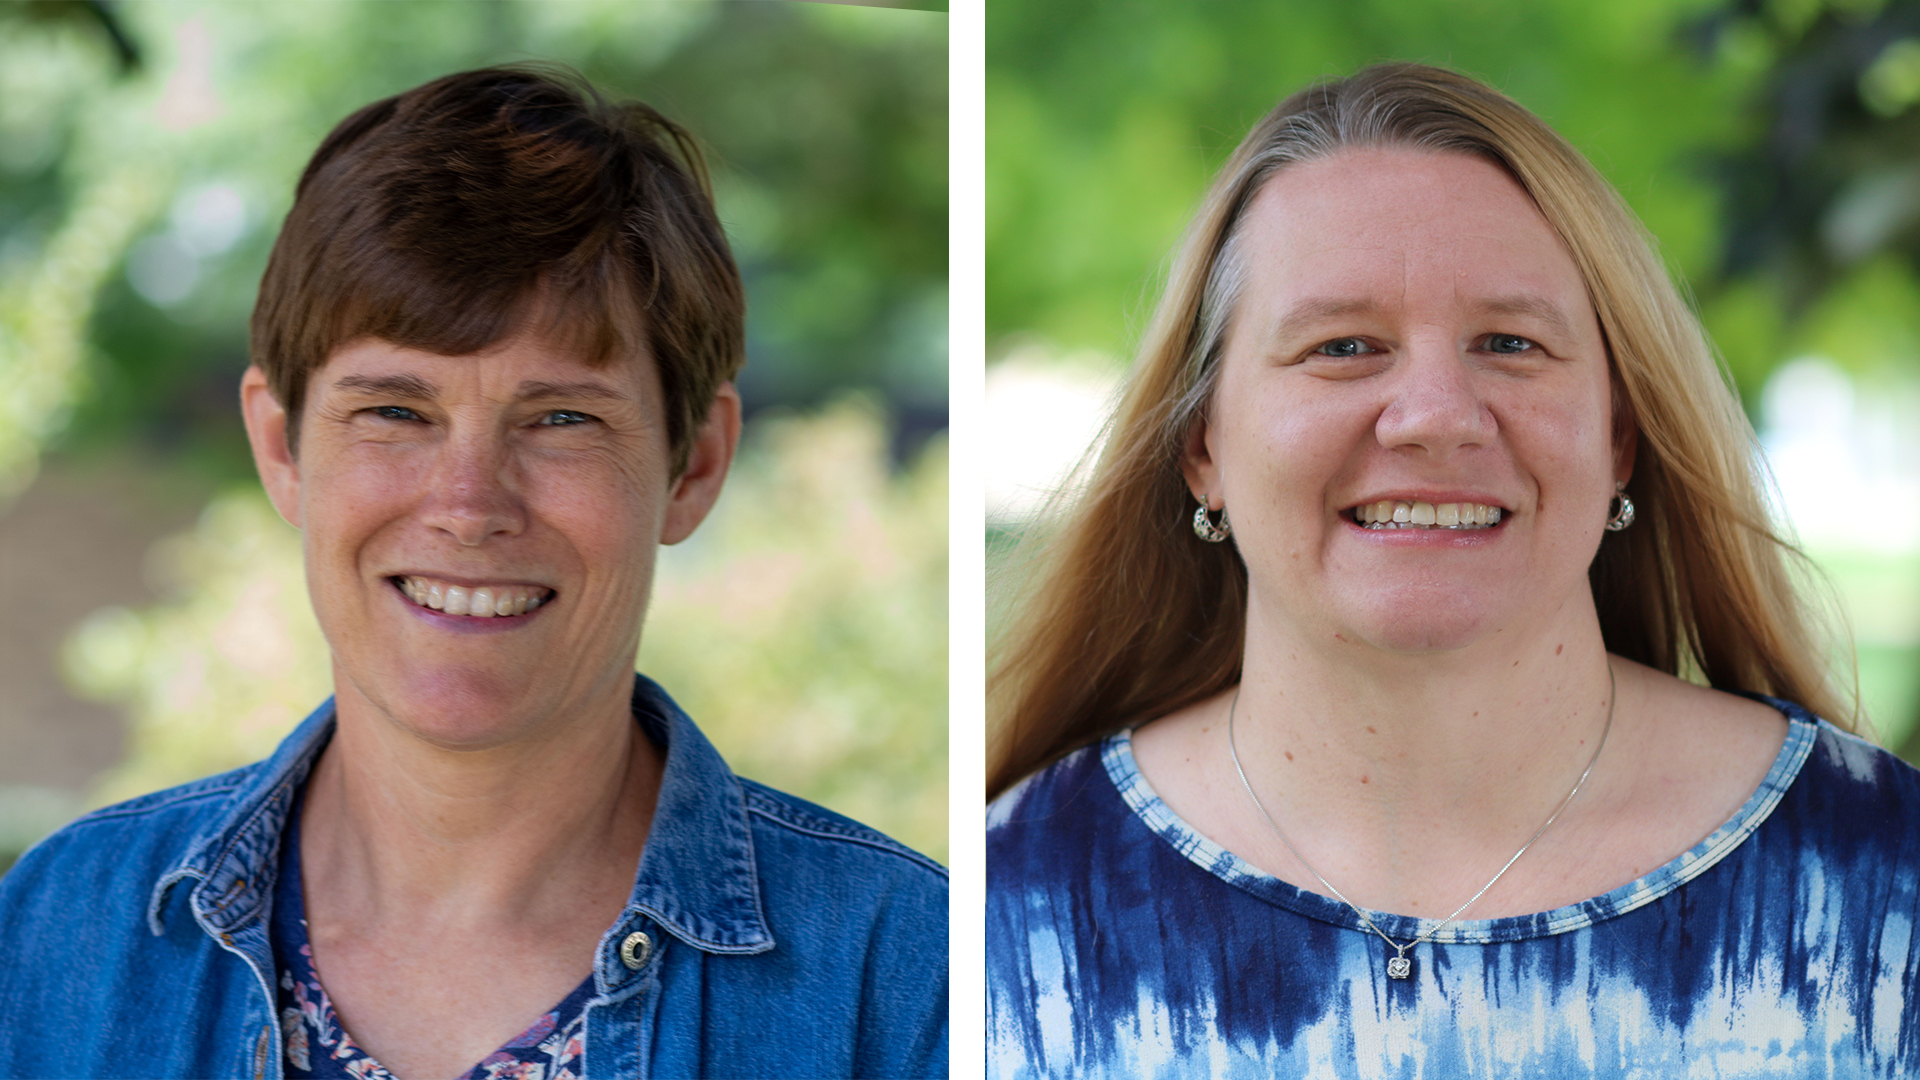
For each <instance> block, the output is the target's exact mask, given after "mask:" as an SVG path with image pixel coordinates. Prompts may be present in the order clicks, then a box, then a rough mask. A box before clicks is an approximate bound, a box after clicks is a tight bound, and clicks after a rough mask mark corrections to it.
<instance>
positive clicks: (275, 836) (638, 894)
mask: <svg viewBox="0 0 1920 1080" xmlns="http://www.w3.org/2000/svg"><path fill="white" fill-rule="evenodd" d="M633 715H634V719H635V721H636V722H638V723H639V725H640V727H641V730H642V731H644V732H645V733H646V735H647V737H648V738H650V739H652V740H653V742H654V744H655V745H661V744H664V745H665V747H666V751H667V761H666V768H665V770H664V772H663V774H662V776H661V780H660V795H659V799H658V801H657V803H656V804H655V807H654V813H653V824H652V826H651V828H650V830H649V831H648V834H647V845H646V849H645V851H644V852H643V853H642V855H641V858H640V866H639V870H638V872H637V873H636V874H635V875H634V882H633V892H632V894H631V895H630V896H629V898H628V900H627V907H626V910H625V912H623V913H622V915H621V918H620V921H619V923H618V924H616V925H615V927H614V928H613V930H612V931H609V934H608V937H609V938H610V939H615V940H617V937H616V935H624V934H625V933H626V932H627V930H626V928H627V927H628V925H629V924H632V923H635V922H636V920H637V919H640V918H645V919H651V920H652V921H653V922H655V923H657V924H659V925H660V926H661V927H662V928H663V929H665V930H666V931H668V932H669V933H671V934H673V936H675V937H677V938H679V939H680V940H682V941H684V942H686V943H687V944H689V945H692V946H693V947H695V948H697V949H702V950H704V951H707V952H714V953H734V954H738V953H759V952H765V951H767V950H769V949H771V948H773V934H772V932H771V931H770V930H769V929H768V927H767V921H766V915H765V913H764V911H763V910H762V908H761V904H760V883H759V874H758V870H757V868H756V865H755V861H754V850H753V837H752V832H751V830H750V828H749V825H748V821H747V808H746V798H745V794H744V793H743V791H742V790H741V787H740V781H739V778H738V777H736V776H734V775H733V770H731V769H729V768H728V767H727V763H726V762H725V761H724V760H722V759H721V757H720V753H719V751H717V750H715V749H714V748H713V744H712V743H710V742H708V741H707V738H706V736H705V735H702V734H701V733H700V729H699V728H697V727H695V726H694V723H693V721H692V720H691V719H690V718H688V716H687V714H686V713H685V712H682V711H681V709H680V707H679V706H678V705H676V704H674V702H673V699H672V698H670V697H668V696H667V692H666V691H665V690H662V689H661V688H660V687H659V686H658V685H657V684H655V683H654V682H653V681H652V680H651V679H648V678H647V677H646V676H644V675H635V676H634V687H633ZM333 725H334V713H333V699H332V698H328V699H327V700H326V701H325V702H323V703H322V704H321V705H320V707H319V708H317V709H315V710H314V711H313V712H312V713H311V714H309V715H308V716H307V718H306V719H305V720H303V721H301V723H300V725H299V726H298V727H296V728H294V730H293V732H292V733H291V734H289V735H288V736H287V737H286V739H285V740H283V741H282V742H281V743H280V746H279V748H278V749H277V750H275V751H274V753H273V756H272V757H269V758H268V759H266V760H265V761H263V762H260V763H259V764H257V765H251V766H248V767H247V768H245V769H242V770H239V771H238V772H237V773H236V774H234V780H233V790H232V794H231V795H230V796H229V797H228V802H227V810H226V812H225V813H224V814H223V815H222V816H221V817H220V819H219V820H218V821H216V822H214V823H213V825H212V826H211V827H209V828H208V829H207V830H205V831H204V832H202V833H200V834H199V835H198V836H197V837H196V838H195V839H194V840H193V842H192V843H191V844H190V845H189V847H188V849H187V853H186V855H185V856H184V857H183V858H182V859H181V861H180V863H179V865H178V866H176V867H175V868H174V869H173V870H172V871H171V872H169V873H168V874H166V875H165V876H163V877H162V878H161V879H160V880H159V881H158V882H156V883H155V884H154V888H153V893H152V895H151V898H150V900H149V902H148V906H147V921H148V925H149V927H150V928H151V929H152V930H153V932H154V933H155V934H156V935H158V934H161V933H164V930H163V928H162V926H161V920H162V917H163V915H164V912H165V909H166V904H167V899H168V896H169V894H170V892H171V890H172V888H173V886H175V885H177V884H179V883H180V882H182V881H184V880H186V879H188V878H192V879H195V880H196V881H197V882H198V883H197V884H196V885H195V886H194V887H193V891H192V894H191V904H192V908H193V912H194V917H195V918H196V919H197V920H199V921H200V922H201V924H202V925H203V926H205V927H206V928H207V930H208V931H209V932H210V933H213V934H216V935H219V934H225V933H229V932H231V931H233V930H234V929H237V928H238V927H240V926H241V925H243V924H245V923H247V922H249V921H251V920H254V919H259V918H264V917H265V916H266V914H267V911H266V903H267V900H268V898H269V897H270V896H271V893H272V890H271V888H270V886H271V884H272V875H273V872H274V868H275V867H276V866H277V864H278V859H279V852H280V837H281V835H282V834H283V833H284V832H285V830H286V823H287V816H288V813H289V811H290V810H291V809H292V806H293V799H294V796H295V794H296V793H297V792H298V791H299V790H300V785H301V783H303V782H304V781H305V780H306V778H307V774H308V773H309V772H311V771H312V769H313V763H314V761H315V760H317V759H318V758H319V756H320V751H321V750H322V749H324V748H325V747H326V745H327V741H328V740H329V739H331V738H332V737H333ZM602 951H605V950H602Z"/></svg>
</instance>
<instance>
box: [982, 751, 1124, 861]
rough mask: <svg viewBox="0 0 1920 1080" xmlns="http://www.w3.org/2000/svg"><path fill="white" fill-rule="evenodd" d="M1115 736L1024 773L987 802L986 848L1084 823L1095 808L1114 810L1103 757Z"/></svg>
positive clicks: (1114, 801) (1095, 811) (1010, 843)
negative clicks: (1024, 775)
mask: <svg viewBox="0 0 1920 1080" xmlns="http://www.w3.org/2000/svg"><path fill="white" fill-rule="evenodd" d="M1114 746H1115V737H1109V738H1107V739H1104V740H1102V741H1100V742H1097V743H1094V744H1093V745H1091V746H1083V747H1081V748H1080V749H1078V750H1075V751H1073V752H1071V753H1069V754H1067V755H1066V756H1065V757H1063V758H1061V759H1059V760H1058V761H1055V762H1054V763H1053V764H1051V765H1048V766H1047V767H1045V768H1043V769H1041V770H1040V771H1039V772H1036V773H1033V774H1031V775H1029V776H1027V777H1024V778H1023V779H1021V780H1020V782H1018V783H1016V784H1014V785H1013V786H1012V787H1010V788H1008V789H1007V790H1006V791H1004V792H1002V793H1001V794H1000V797H999V798H997V799H995V800H993V801H992V802H991V803H988V804H987V847H988V851H989V853H991V852H992V851H993V850H994V849H995V847H996V846H1000V847H1007V846H1009V845H1013V846H1018V845H1019V844H1022V843H1025V842H1027V841H1029V840H1032V839H1034V838H1036V837H1041V836H1048V835H1056V834H1057V833H1058V832H1059V831H1060V830H1063V829H1076V828H1080V827H1083V826H1084V825H1085V824H1086V823H1087V821H1088V819H1089V817H1090V816H1091V815H1092V814H1094V813H1097V808H1105V809H1107V810H1109V811H1111V810H1114V809H1116V808H1118V805H1119V804H1118V803H1117V800H1116V799H1115V798H1114V795H1115V794H1116V792H1115V790H1114V787H1113V782H1112V780H1111V779H1110V778H1109V776H1108V774H1107V768H1106V763H1105V757H1106V756H1107V755H1108V754H1109V753H1111V752H1113V748H1114Z"/></svg>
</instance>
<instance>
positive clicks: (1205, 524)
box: [1193, 495, 1233, 544]
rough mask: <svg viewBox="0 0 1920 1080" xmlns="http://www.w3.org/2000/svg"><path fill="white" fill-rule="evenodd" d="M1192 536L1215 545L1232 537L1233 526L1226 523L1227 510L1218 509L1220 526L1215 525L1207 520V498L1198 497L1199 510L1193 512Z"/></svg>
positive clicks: (1224, 508) (1203, 496)
mask: <svg viewBox="0 0 1920 1080" xmlns="http://www.w3.org/2000/svg"><path fill="white" fill-rule="evenodd" d="M1193 534H1194V535H1195V536H1198V537H1199V538H1200V539H1202V540H1205V541H1206V542H1207V543H1209V544H1217V543H1219V542H1220V541H1222V540H1225V539H1226V538H1227V537H1229V536H1232V535H1233V526H1232V525H1231V524H1229V523H1228V521H1227V508H1226V507H1224V506H1223V507H1221V508H1220V524H1218V525H1215V524H1214V523H1213V522H1212V521H1209V520H1208V519H1207V497H1206V496H1205V495H1201V496H1200V508H1199V509H1198V510H1195V511H1194V512H1193Z"/></svg>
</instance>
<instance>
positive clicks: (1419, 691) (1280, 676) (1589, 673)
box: [1221, 593, 1614, 918]
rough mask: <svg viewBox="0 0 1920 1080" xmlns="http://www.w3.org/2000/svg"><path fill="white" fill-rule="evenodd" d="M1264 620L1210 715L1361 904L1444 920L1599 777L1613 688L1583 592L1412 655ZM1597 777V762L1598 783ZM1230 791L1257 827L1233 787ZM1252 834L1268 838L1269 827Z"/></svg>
mask: <svg viewBox="0 0 1920 1080" xmlns="http://www.w3.org/2000/svg"><path fill="white" fill-rule="evenodd" d="M1269 616H1270V613H1267V612H1263V611H1262V610H1261V609H1260V608H1259V607H1258V605H1254V606H1253V607H1252V608H1251V609H1250V612H1249V619H1248V631H1247V650H1246V658H1245V667H1244V669H1243V675H1242V681H1241V685H1240V688H1239V690H1238V691H1237V700H1230V701H1223V702H1222V703H1221V708H1222V710H1223V712H1224V711H1226V710H1228V709H1230V710H1231V714H1232V718H1233V726H1234V728H1235V729H1236V732H1235V734H1236V741H1237V743H1238V754H1239V758H1240V761H1241V762H1242V765H1243V767H1244V769H1245V771H1246V775H1247V777H1248V779H1249V781H1250V782H1251V784H1252V786H1253V788H1254V790H1255V791H1256V792H1258V793H1259V796H1260V799H1261V801H1262V802H1263V803H1264V804H1265V806H1266V809H1267V810H1268V812H1269V813H1271V815H1272V816H1273V818H1274V819H1275V821H1276V822H1277V823H1278V824H1279V826H1280V828H1281V829H1283V830H1284V831H1285V832H1286V834H1287V837H1288V839H1289V840H1290V841H1292V843H1293V844H1294V845H1295V846H1296V847H1297V848H1298V849H1299V855H1301V856H1304V857H1305V859H1306V860H1307V862H1308V863H1310V864H1311V866H1312V867H1313V869H1315V870H1318V871H1319V872H1320V873H1321V874H1324V875H1326V877H1327V878H1328V879H1329V880H1330V881H1332V882H1333V883H1334V884H1335V885H1337V886H1339V887H1340V888H1341V890H1342V891H1344V892H1347V894H1348V896H1350V897H1352V898H1353V899H1354V900H1355V901H1356V902H1358V903H1361V904H1362V905H1363V906H1371V907H1377V908H1383V909H1386V910H1393V911H1400V912H1404V913H1409V914H1414V913H1417V914H1422V915H1429V916H1434V915H1444V914H1446V913H1448V912H1450V911H1452V910H1453V908H1454V907H1455V906H1457V904H1458V903H1459V901H1460V900H1464V899H1465V898H1467V897H1468V896H1472V895H1473V894H1474V892H1475V891H1476V890H1477V889H1479V888H1480V887H1481V886H1482V885H1484V884H1485V883H1486V882H1487V880H1488V879H1489V878H1490V877H1491V876H1492V875H1493V874H1494V872H1495V871H1496V870H1498V869H1499V868H1500V866H1501V865H1502V864H1504V863H1505V862H1506V861H1507V859H1508V858H1509V857H1511V856H1512V855H1513V853H1514V852H1515V851H1516V850H1518V849H1519V848H1520V846H1521V845H1522V844H1524V843H1526V842H1527V840H1528V838H1529V837H1531V836H1533V835H1534V833H1535V832H1536V831H1537V830H1538V829H1539V828H1540V826H1541V825H1542V823H1543V822H1545V821H1546V820H1547V818H1548V816H1549V815H1550V814H1552V813H1553V812H1554V811H1555V810H1556V809H1558V808H1559V807H1560V806H1561V804H1562V803H1563V802H1564V801H1565V800H1566V798H1567V794H1568V792H1569V791H1570V790H1571V789H1572V787H1573V785H1574V783H1575V782H1576V781H1577V780H1578V779H1579V778H1580V777H1581V775H1582V773H1583V770H1585V769H1586V768H1587V767H1588V765H1589V764H1590V763H1595V752H1596V749H1597V748H1598V746H1599V740H1600V738H1601V735H1602V732H1603V730H1604V729H1605V727H1606V725H1607V723H1608V716H1609V712H1610V710H1611V709H1612V706H1613V693H1614V690H1613V687H1612V685H1611V679H1610V667H1609V661H1608V658H1607V655H1606V651H1605V647H1604V645H1603V643H1602V641H1601V637H1600V631H1599V624H1598V620H1597V618H1595V617H1594V614H1593V609H1592V604H1591V599H1590V598H1588V597H1586V596H1585V595H1584V593H1582V594H1581V595H1580V596H1579V597H1578V598H1577V599H1576V600H1575V601H1574V602H1572V603H1571V604H1570V605H1569V606H1568V609H1567V610H1565V611H1562V612H1558V613H1555V614H1554V615H1552V616H1550V617H1549V618H1547V619H1545V620H1543V621H1542V623H1541V625H1537V626H1530V627H1525V628H1512V629H1511V631H1502V632H1496V633H1493V634H1489V635H1486V637H1485V638H1484V639H1483V640H1482V641H1480V642H1476V643H1475V644H1473V645H1471V646H1469V647H1467V648H1463V649H1459V650H1450V651H1445V652H1429V653H1419V654H1395V653H1388V652H1385V651H1383V650H1378V649H1374V648H1372V647H1370V646H1366V645H1361V644H1357V643H1353V642H1350V641H1349V640H1346V638H1345V637H1344V636H1335V635H1333V634H1331V633H1328V634H1326V635H1324V637H1325V640H1324V641H1323V640H1320V635H1314V634H1311V633H1302V632H1299V631H1298V630H1296V629H1295V627H1296V626H1297V623H1292V622H1289V621H1288V620H1285V619H1281V618H1273V617H1269ZM1309 637H1311V638H1313V640H1308V638H1309ZM1221 719H1225V717H1224V716H1222V717H1221ZM1227 768H1229V769H1231V766H1230V765H1228V766H1227ZM1605 768H1606V766H1605V764H1604V763H1595V768H1594V773H1595V775H1596V777H1597V776H1599V775H1600V774H1602V773H1603V772H1604V770H1605ZM1227 783H1228V784H1230V785H1231V787H1232V788H1234V789H1235V790H1234V791H1233V796H1234V797H1236V798H1238V799H1239V800H1241V801H1242V802H1243V803H1244V804H1245V812H1246V813H1247V814H1248V815H1250V816H1253V817H1255V818H1257V811H1255V810H1254V809H1253V807H1252V805H1251V803H1250V802H1247V801H1246V800H1245V792H1244V791H1239V790H1238V788H1239V783H1238V777H1235V776H1233V775H1232V773H1231V772H1229V773H1228V774H1227ZM1589 786H1591V785H1589ZM1583 790H1584V789H1583ZM1591 794H1592V792H1590V791H1586V792H1585V793H1583V794H1582V796H1581V800H1589V799H1590V796H1591ZM1577 810H1578V807H1577V806H1569V807H1568V810H1567V814H1566V817H1573V816H1575V815H1576V814H1577ZM1565 820H1566V818H1563V819H1562V822H1561V823H1556V829H1557V828H1559V827H1560V825H1561V824H1562V823H1564V821H1565ZM1251 829H1252V831H1254V832H1256V833H1261V834H1268V833H1269V830H1268V827H1267V825H1266V823H1265V822H1264V821H1258V822H1257V823H1256V824H1255V825H1253V826H1251ZM1279 846H1280V845H1279V843H1278V841H1277V840H1274V841H1272V846H1271V847H1269V848H1268V850H1269V851H1271V850H1272V849H1273V848H1278V847H1279ZM1542 846H1543V847H1551V845H1550V844H1543V845H1542ZM1296 858H1297V857H1296ZM1528 859H1530V860H1533V867H1534V869H1536V870H1537V869H1539V863H1540V862H1541V861H1543V860H1541V859H1539V858H1536V856H1535V855H1534V854H1530V855H1529V856H1528ZM1300 869H1305V867H1304V866H1303V867H1301V868H1300ZM1489 899H1490V900H1496V901H1497V900H1498V899H1500V898H1499V897H1494V896H1492V895H1491V894H1489ZM1465 917H1469V918H1471V917H1475V913H1474V912H1468V913H1467V915H1466V916H1465Z"/></svg>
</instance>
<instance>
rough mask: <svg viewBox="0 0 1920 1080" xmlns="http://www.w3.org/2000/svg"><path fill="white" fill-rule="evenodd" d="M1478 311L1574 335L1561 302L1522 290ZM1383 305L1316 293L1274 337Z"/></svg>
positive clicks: (1283, 319) (1479, 304) (1282, 321)
mask: <svg viewBox="0 0 1920 1080" xmlns="http://www.w3.org/2000/svg"><path fill="white" fill-rule="evenodd" d="M1467 310H1468V311H1470V312H1472V313H1473V314H1476V315H1512V316H1518V317H1522V318H1531V319H1537V320H1539V321H1540V322H1543V323H1545V324H1547V326H1549V327H1551V328H1552V329H1553V330H1555V331H1557V332H1559V333H1560V334H1562V335H1566V336H1572V334H1573V327H1572V326H1571V324H1569V323H1568V321H1567V317H1566V314H1565V313H1564V312H1562V311H1561V310H1560V308H1559V306H1558V305H1556V304H1554V303H1553V302H1552V301H1550V300H1548V299H1546V298H1545V297H1541V296H1534V295H1530V294H1526V293H1519V294H1515V295H1512V296H1495V297H1489V298H1487V299H1485V300H1479V301H1476V302H1474V303H1472V304H1469V305H1468V306H1467ZM1378 311H1379V305H1378V304H1376V303H1374V302H1373V300H1371V299H1368V298H1346V297H1312V298H1310V299H1306V300H1302V301H1301V302H1300V303H1298V304H1295V305H1294V306H1293V307H1292V308H1291V309H1289V310H1288V311H1287V312H1286V314H1284V315H1282V316H1280V318H1279V319H1277V320H1276V321H1275V322H1274V327H1273V334H1272V337H1273V338H1275V339H1277V340H1282V341H1284V340H1287V339H1288V338H1291V337H1293V336H1295V335H1297V334H1303V333H1305V332H1306V331H1307V330H1308V329H1309V328H1311V327H1312V326H1313V325H1314V324H1315V323H1319V322H1324V321H1327V320H1331V319H1342V318H1346V317H1348V316H1351V315H1371V314H1374V313H1376V312H1378Z"/></svg>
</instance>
